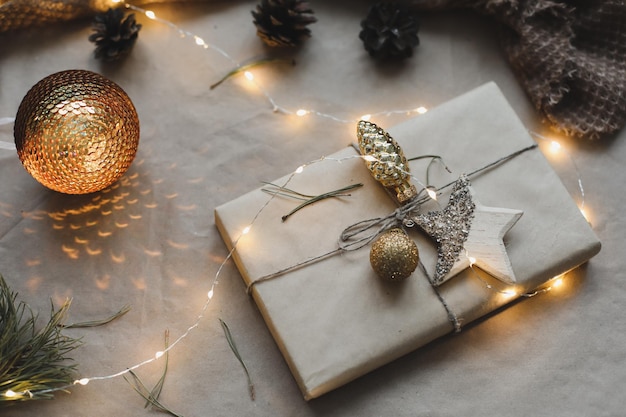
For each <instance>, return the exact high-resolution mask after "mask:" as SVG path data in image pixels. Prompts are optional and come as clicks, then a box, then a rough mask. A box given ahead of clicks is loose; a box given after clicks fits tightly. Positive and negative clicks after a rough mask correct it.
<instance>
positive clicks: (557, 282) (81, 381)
mask: <svg viewBox="0 0 626 417" xmlns="http://www.w3.org/2000/svg"><path fill="white" fill-rule="evenodd" d="M111 3H112V5H113V6H115V5H117V6H119V5H122V6H123V7H126V8H127V9H129V10H132V11H135V12H137V13H141V14H142V15H144V16H145V17H146V18H148V19H150V20H153V21H155V22H158V23H161V24H163V25H166V26H167V27H169V28H170V29H172V30H173V31H175V32H176V33H178V34H179V35H180V37H181V38H187V39H191V40H193V42H194V43H195V44H196V45H197V46H198V47H200V48H202V49H205V50H212V51H214V52H216V53H218V54H219V55H221V56H222V57H223V58H225V59H227V60H228V61H229V62H230V63H231V64H233V65H234V66H235V68H242V65H241V64H240V63H239V62H237V60H235V59H234V58H232V56H231V55H229V54H228V53H227V52H226V51H225V50H223V49H222V48H220V47H218V46H217V45H215V44H213V43H209V42H207V41H205V40H204V39H203V38H202V37H200V36H198V35H197V34H194V33H192V32H189V31H187V30H184V29H183V28H181V27H179V26H177V25H176V24H174V23H172V22H171V21H168V20H166V19H162V18H160V17H158V16H157V15H156V13H154V12H153V11H152V10H147V9H143V8H141V7H138V6H134V5H131V4H128V3H126V2H124V0H111ZM241 73H242V74H243V76H244V77H245V79H246V80H248V81H249V82H250V83H252V84H253V85H254V87H255V88H256V89H257V90H258V91H259V92H260V93H261V94H262V95H263V96H264V97H265V99H266V100H267V102H268V103H269V104H270V106H271V108H272V111H273V112H275V113H280V114H283V115H290V116H296V117H304V116H308V115H313V116H317V117H321V118H326V119H329V120H332V121H334V122H337V123H355V122H357V121H358V120H365V121H369V120H370V119H372V118H376V117H381V116H391V115H405V116H407V117H410V116H415V115H420V114H424V113H426V112H427V111H428V109H427V108H426V107H423V106H416V107H414V108H410V109H398V110H385V111H380V112H376V113H369V114H363V115H361V116H360V117H359V118H357V119H347V118H343V117H339V116H337V115H334V114H329V113H325V112H322V111H318V110H315V109H307V108H298V109H295V110H293V109H289V108H286V107H283V106H282V105H280V104H279V102H278V101H277V100H276V99H275V98H274V97H273V96H272V95H271V94H270V93H269V92H268V91H267V90H266V89H265V88H264V87H263V86H262V85H261V84H259V82H257V80H256V79H255V77H254V73H253V72H252V71H251V70H249V69H247V70H242V71H241ZM13 121H14V118H11V117H4V118H0V127H1V126H8V125H10V124H12V123H13ZM530 133H531V134H532V135H533V136H534V137H535V138H536V139H538V140H540V141H541V142H543V143H544V144H546V145H547V147H548V149H549V151H550V152H551V153H557V152H563V151H564V149H563V148H562V146H561V145H560V144H559V142H557V141H554V140H552V139H549V138H546V137H544V136H542V135H540V134H538V133H536V132H530ZM0 149H6V150H15V146H14V145H13V144H12V143H9V142H3V141H0ZM565 152H566V151H565ZM544 153H546V152H544ZM566 155H567V156H568V158H569V160H570V161H571V163H572V166H573V167H574V170H575V172H576V174H577V177H578V183H577V184H578V191H579V194H580V196H579V197H580V202H579V209H580V210H581V212H582V214H583V215H584V216H585V218H588V217H587V213H586V210H585V193H584V188H583V183H582V180H581V177H580V173H579V170H578V167H577V166H576V164H575V162H574V159H573V157H572V156H571V155H570V154H569V153H567V152H566ZM351 158H363V159H365V160H370V161H371V158H372V157H371V156H369V155H365V156H362V155H354V156H350V157H345V158H330V157H322V158H319V159H316V160H313V161H310V162H307V163H305V164H303V165H300V166H299V167H297V168H296V169H295V170H294V171H293V172H292V173H291V174H290V175H288V176H287V177H286V180H285V181H284V183H283V184H282V185H281V187H286V186H287V185H288V184H289V183H290V182H291V180H292V179H293V178H294V177H295V176H296V175H298V174H300V173H302V172H303V171H304V170H305V169H306V168H307V167H308V166H310V165H312V164H316V163H319V162H322V161H328V160H333V161H336V162H342V161H344V160H347V159H351ZM408 174H409V175H410V176H411V178H412V179H413V180H414V181H415V182H416V183H417V184H419V185H420V187H422V188H423V190H424V191H425V192H426V193H427V194H428V196H429V197H430V198H432V199H433V200H436V199H437V193H436V192H434V191H433V189H432V187H428V186H427V185H425V184H423V183H422V182H421V181H420V180H419V179H418V178H416V177H415V176H414V175H412V174H410V173H408ZM270 194H271V195H270V196H269V197H268V199H267V200H266V201H265V203H264V204H263V205H262V207H260V208H259V209H258V211H257V212H256V215H255V216H254V217H253V218H252V220H251V221H250V223H249V224H248V225H247V226H245V227H243V228H242V230H241V232H240V234H239V236H238V237H236V238H235V239H234V241H233V244H232V249H231V250H230V251H229V252H228V254H227V256H226V257H225V258H224V260H223V261H222V262H221V264H220V265H219V267H218V269H217V271H216V273H215V275H214V277H213V279H212V281H211V282H210V287H209V290H208V292H207V295H206V301H205V302H204V304H203V306H202V308H201V311H200V312H199V314H198V315H197V317H196V318H195V320H194V322H193V323H192V324H191V325H190V326H189V327H188V328H187V329H186V330H185V331H184V332H183V333H182V334H181V335H180V336H179V337H178V338H176V339H175V340H174V341H173V342H172V343H170V344H168V346H167V347H166V348H165V349H163V350H159V351H157V352H155V353H154V355H153V356H151V357H149V358H147V359H145V360H143V361H141V362H139V363H136V364H135V365H132V366H130V367H127V368H125V369H123V370H121V371H119V372H115V373H112V374H109V375H102V376H91V377H81V378H78V379H76V380H75V381H74V382H73V383H72V384H70V385H67V386H59V387H54V388H50V389H47V390H41V391H36V392H35V393H33V392H30V391H20V392H15V391H12V390H10V389H9V390H7V391H5V392H4V393H2V394H0V395H3V396H5V397H7V398H18V397H23V396H26V397H33V396H34V395H35V394H48V393H51V392H56V391H66V390H68V389H70V388H71V387H72V386H76V385H79V386H82V385H87V384H88V383H89V382H91V381H98V380H107V379H113V378H117V377H119V376H122V375H125V374H127V373H129V372H131V371H134V370H136V369H137V368H140V367H143V366H145V365H147V364H150V363H152V362H155V361H157V360H158V359H160V358H161V357H162V356H163V355H165V354H166V353H167V352H169V351H170V350H172V349H174V348H175V347H176V346H177V345H178V344H180V343H181V342H182V341H183V340H184V339H185V338H186V337H187V336H188V335H189V334H190V333H191V332H192V331H193V330H194V329H195V328H197V327H198V326H199V325H200V322H201V321H202V319H203V318H204V316H205V313H206V311H207V309H208V307H209V305H210V303H211V300H212V299H213V296H214V293H215V289H216V286H217V285H218V282H219V279H220V276H221V274H222V271H223V269H224V267H225V266H226V265H227V263H228V262H229V261H230V260H231V258H232V256H233V253H234V251H235V249H236V247H237V244H238V242H239V240H240V239H241V238H242V237H243V236H244V235H247V234H248V233H250V232H251V230H252V228H253V226H254V223H255V222H256V220H257V219H258V217H259V216H260V214H261V213H262V212H263V210H264V209H265V208H266V207H267V206H268V205H269V204H270V203H271V202H272V200H273V199H274V198H275V197H276V196H277V195H278V192H275V193H270ZM466 256H467V257H468V258H469V261H470V262H469V265H470V269H471V270H472V271H473V275H474V276H476V277H477V279H479V280H480V281H481V282H482V283H483V285H484V286H485V288H487V289H489V290H491V291H494V292H496V293H499V294H501V295H502V296H504V297H507V298H513V297H532V296H535V295H537V294H541V293H545V292H548V291H550V290H552V289H553V288H557V287H559V286H561V285H562V284H563V276H564V274H563V275H559V276H557V277H554V278H553V279H551V280H550V281H549V282H548V283H547V284H546V285H544V286H542V287H541V288H539V289H537V290H535V291H533V292H530V293H527V292H524V293H519V292H517V291H515V290H514V289H511V288H505V289H500V288H496V287H495V286H494V285H493V284H491V283H489V282H487V281H485V280H484V279H483V278H482V277H481V276H480V274H479V273H478V272H477V271H476V270H475V267H474V263H475V260H474V259H473V258H472V257H471V254H466Z"/></svg>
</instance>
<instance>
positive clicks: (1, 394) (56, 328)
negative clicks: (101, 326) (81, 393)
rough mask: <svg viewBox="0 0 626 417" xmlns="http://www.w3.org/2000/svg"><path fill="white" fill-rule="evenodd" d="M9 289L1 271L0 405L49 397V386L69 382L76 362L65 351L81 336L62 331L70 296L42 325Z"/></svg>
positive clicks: (50, 387)
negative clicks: (71, 335) (38, 325)
mask: <svg viewBox="0 0 626 417" xmlns="http://www.w3.org/2000/svg"><path fill="white" fill-rule="evenodd" d="M16 299H17V293H14V292H12V291H11V290H10V288H9V287H8V285H7V284H6V282H5V281H4V278H3V277H2V276H1V275H0V406H3V405H9V404H12V403H16V402H20V401H27V400H37V399H51V398H53V393H52V391H50V390H54V389H55V388H59V387H63V386H66V385H70V384H71V383H72V382H73V381H74V377H75V373H76V365H75V364H74V363H73V362H72V360H71V359H70V358H69V357H68V354H69V353H70V352H72V351H73V350H74V349H76V348H77V347H78V346H80V344H81V343H80V339H74V338H71V337H68V336H65V335H64V334H62V333H61V330H62V327H61V326H62V323H63V321H64V319H65V317H66V315H67V311H68V309H69V307H70V300H67V301H65V303H63V305H62V306H61V307H60V308H59V309H58V310H55V308H54V305H53V304H52V303H51V312H50V319H49V321H48V323H46V324H45V326H44V327H43V328H41V329H39V328H38V327H37V326H36V324H37V319H38V316H37V315H36V314H35V313H34V312H33V311H32V310H31V309H30V307H28V306H27V305H26V304H25V303H23V302H18V303H16Z"/></svg>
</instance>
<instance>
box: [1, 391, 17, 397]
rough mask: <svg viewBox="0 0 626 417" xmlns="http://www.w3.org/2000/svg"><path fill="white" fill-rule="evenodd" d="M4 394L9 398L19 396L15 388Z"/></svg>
mask: <svg viewBox="0 0 626 417" xmlns="http://www.w3.org/2000/svg"><path fill="white" fill-rule="evenodd" d="M4 396H5V397H7V398H15V397H17V393H16V392H15V391H13V390H7V392H5V393H4Z"/></svg>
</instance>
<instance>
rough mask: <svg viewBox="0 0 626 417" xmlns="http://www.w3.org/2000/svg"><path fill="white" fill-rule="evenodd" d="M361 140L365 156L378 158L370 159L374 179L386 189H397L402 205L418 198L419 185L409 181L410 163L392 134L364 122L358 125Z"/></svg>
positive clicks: (368, 165)
mask: <svg viewBox="0 0 626 417" xmlns="http://www.w3.org/2000/svg"><path fill="white" fill-rule="evenodd" d="M357 139H358V141H359V150H360V151H361V154H362V155H369V156H371V157H373V158H374V160H373V161H369V160H366V164H367V168H368V169H369V170H370V172H371V174H372V176H373V177H374V178H375V179H376V180H377V181H378V182H380V183H381V184H382V185H383V186H385V187H388V188H392V189H394V191H395V192H396V197H397V199H398V201H399V202H400V203H401V204H403V203H405V202H407V201H408V200H410V199H411V198H413V197H415V196H416V195H417V190H416V189H415V186H414V185H412V184H411V183H410V182H409V180H410V173H409V163H408V162H407V159H406V157H405V156H404V152H403V151H402V148H401V147H400V145H398V143H397V142H396V141H395V140H394V139H393V138H392V137H391V135H389V133H387V132H386V131H385V130H383V129H382V128H380V127H378V126H376V125H375V124H374V123H371V122H366V121H364V120H361V121H359V123H358V124H357Z"/></svg>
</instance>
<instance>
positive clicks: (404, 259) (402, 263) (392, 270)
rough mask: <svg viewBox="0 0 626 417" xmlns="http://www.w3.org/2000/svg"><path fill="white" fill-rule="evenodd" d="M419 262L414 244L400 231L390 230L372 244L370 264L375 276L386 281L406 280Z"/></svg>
mask: <svg viewBox="0 0 626 417" xmlns="http://www.w3.org/2000/svg"><path fill="white" fill-rule="evenodd" d="M418 262H419V252H418V250H417V245H416V244H415V242H414V241H413V240H412V239H411V238H410V237H409V236H408V235H407V234H406V233H405V232H404V230H402V229H398V228H396V229H391V230H388V231H387V232H385V233H383V234H382V235H380V237H378V239H376V241H375V242H374V243H372V247H371V249H370V263H371V264H372V268H373V269H374V271H375V272H376V274H377V275H378V276H379V277H380V278H382V279H384V280H387V281H402V280H404V279H406V278H408V277H409V276H410V275H411V274H412V273H413V271H415V268H417V263H418Z"/></svg>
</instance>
